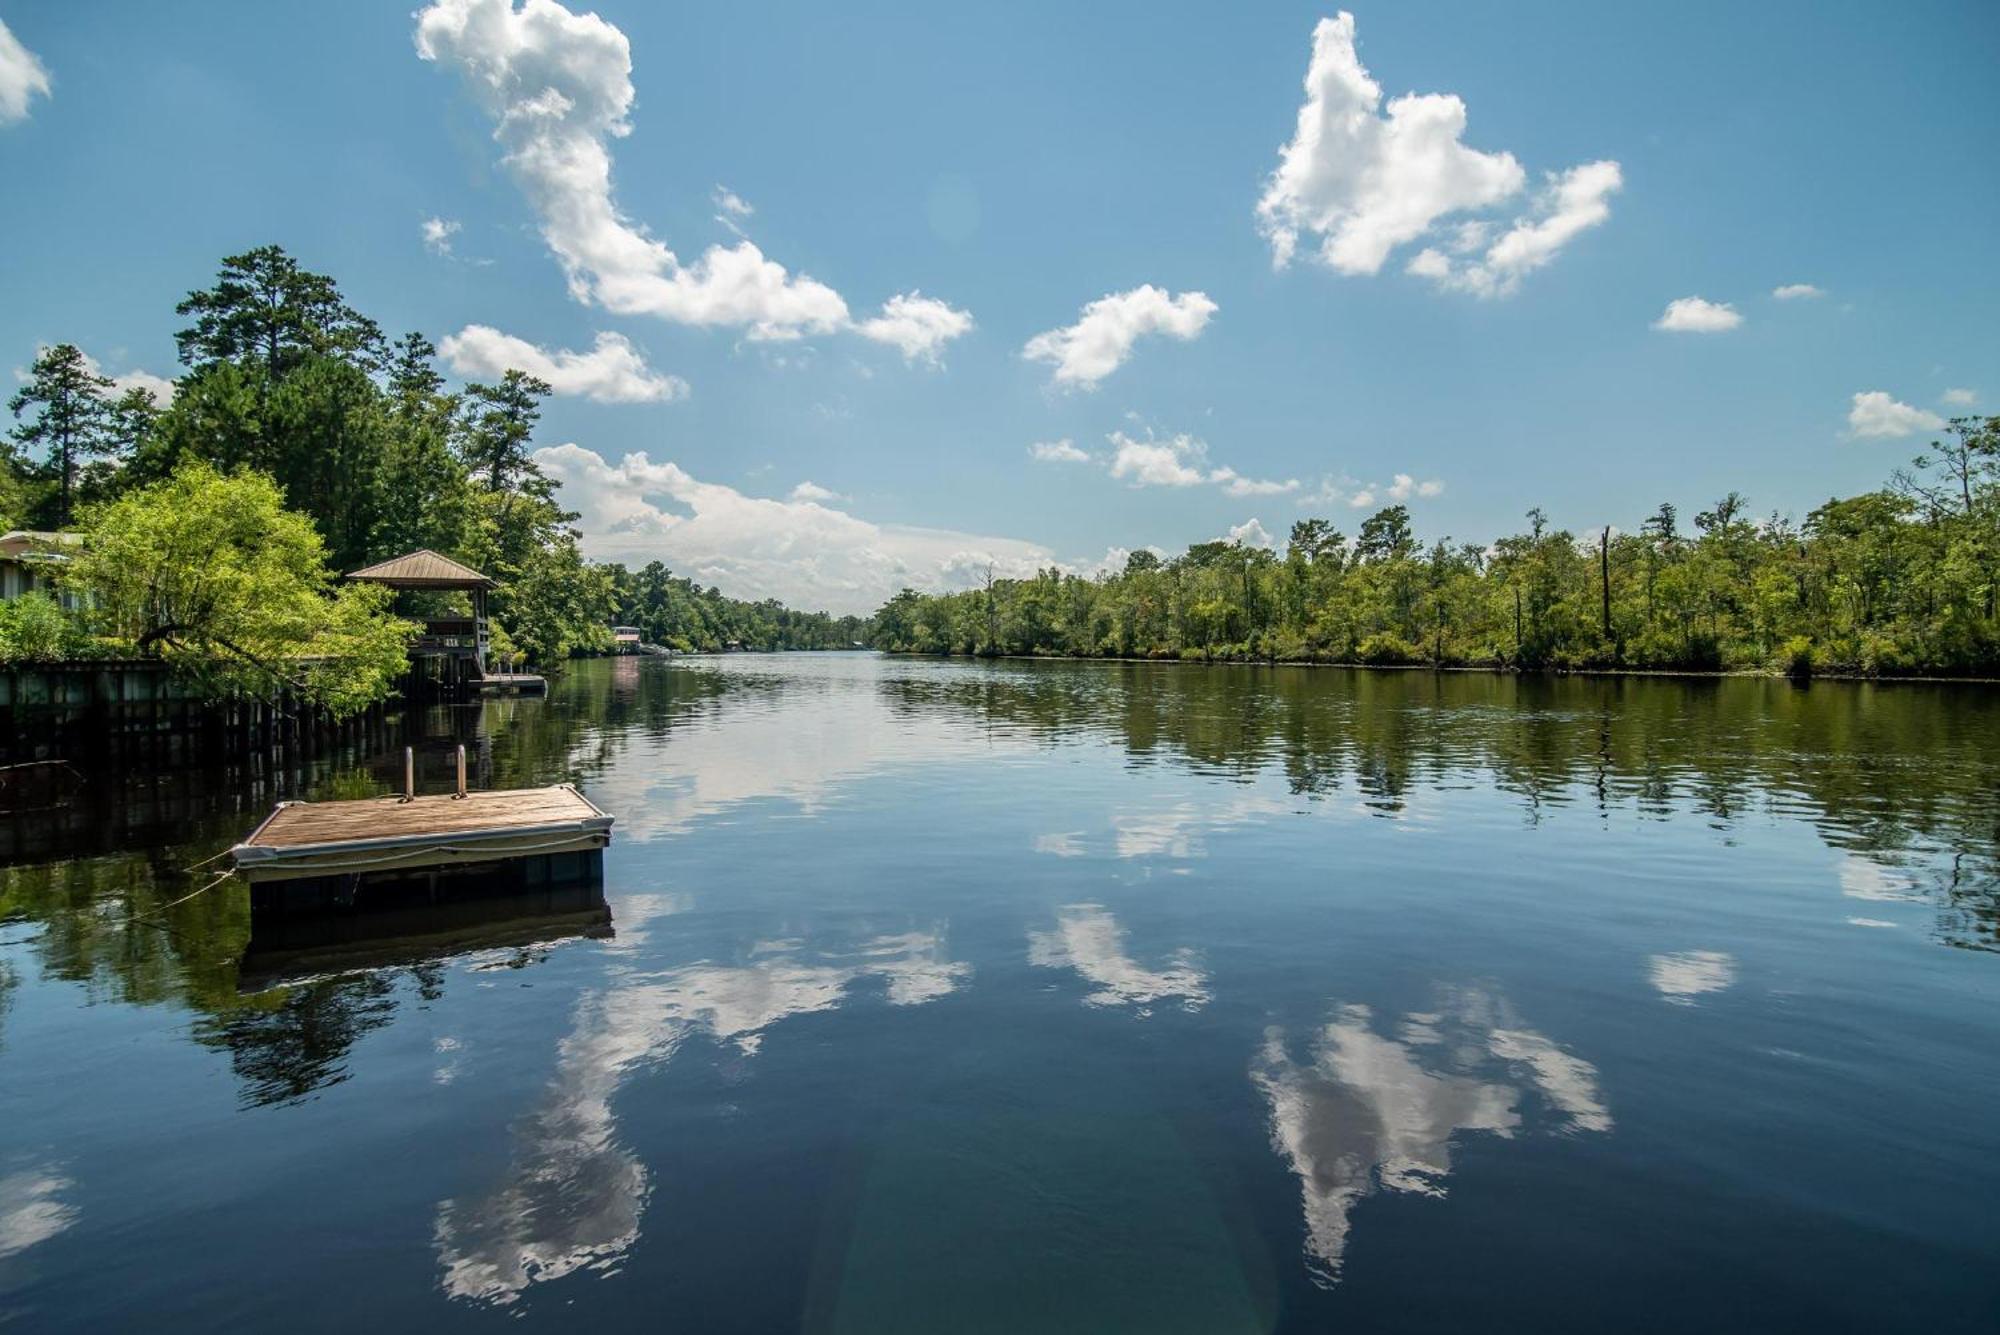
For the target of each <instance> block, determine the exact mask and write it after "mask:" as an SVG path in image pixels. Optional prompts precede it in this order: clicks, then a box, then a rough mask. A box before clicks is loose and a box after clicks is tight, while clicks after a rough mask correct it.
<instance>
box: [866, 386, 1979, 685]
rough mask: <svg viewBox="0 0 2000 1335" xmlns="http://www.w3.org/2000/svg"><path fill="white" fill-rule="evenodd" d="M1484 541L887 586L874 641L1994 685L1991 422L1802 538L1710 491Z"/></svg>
mask: <svg viewBox="0 0 2000 1335" xmlns="http://www.w3.org/2000/svg"><path fill="white" fill-rule="evenodd" d="M1525 519H1526V521H1527V523H1526V527H1525V529H1524V530H1523V531H1520V532H1517V533H1513V534H1509V535H1507V536H1504V537H1501V538H1498V539H1496V540H1494V541H1492V542H1490V543H1486V544H1477V543H1470V544H1467V543H1461V544H1457V545H1454V544H1453V543H1452V542H1451V541H1450V540H1449V539H1445V538H1440V539H1436V540H1434V541H1433V542H1432V543H1431V545H1430V546H1429V547H1428V548H1425V547H1422V546H1420V545H1419V544H1418V542H1417V540H1416V536H1415V533H1414V530H1413V527H1412V524H1411V519H1410V515H1409V512H1408V511H1407V510H1406V509H1405V508H1404V507H1402V506H1400V505H1397V506H1390V507H1389V508H1387V509H1385V510H1382V511H1379V512H1377V513H1376V514H1374V515H1372V516H1370V517H1369V518H1368V519H1366V520H1364V521H1363V523H1362V524H1361V528H1360V532H1359V535H1358V536H1357V538H1356V539H1355V540H1354V541H1353V542H1351V543H1350V542H1348V541H1347V540H1346V539H1345V538H1344V537H1343V536H1342V535H1341V534H1340V533H1338V532H1337V531H1335V530H1334V528H1333V526H1332V525H1331V524H1330V523H1328V522H1327V521H1326V520H1323V519H1318V518H1308V519H1302V520H1300V521H1298V522H1297V523H1295V524H1294V525H1293V526H1292V530H1291V537H1290V542H1289V543H1288V544H1287V546H1286V548H1285V550H1284V551H1283V552H1282V553H1280V552H1276V551H1267V550H1263V549H1260V548H1254V547H1246V546H1244V545H1242V544H1241V543H1237V542H1228V541H1224V542H1207V543H1197V544H1196V545H1194V546H1192V547H1190V548H1188V549H1187V551H1186V552H1185V553H1183V554H1181V555H1179V556H1175V557H1171V558H1166V559H1161V558H1158V557H1156V556H1154V555H1153V554H1152V553H1150V552H1148V553H1143V554H1142V553H1136V552H1135V553H1134V554H1133V555H1132V557H1131V558H1129V559H1128V560H1127V561H1126V563H1125V566H1124V568H1123V569H1122V570H1121V571H1117V572H1113V573H1107V574H1105V575H1102V576H1100V577H1097V578H1088V577H1084V576H1081V575H1077V574H1074V573H1070V572H1065V571H1062V570H1059V569H1049V570H1044V571H1042V572H1040V573H1039V574H1037V575H1036V576H1034V577H1033V578H1032V579H1015V580H998V581H995V582H993V583H992V584H991V585H990V586H989V587H986V588H980V589H974V590H971V591H968V592H965V593H955V594H935V595H925V594H921V593H917V592H914V591H908V590H906V591H905V592H903V593H902V594H899V595H898V596H897V597H896V598H894V599H892V600H890V602H889V603H888V604H887V605H885V606H884V607H883V608H882V609H881V611H880V612H878V613H877V614H876V630H875V633H876V640H877V643H879V644H880V645H882V646H883V647H884V648H888V649H901V650H917V651H922V652H930V653H982V654H986V653H1025V654H1067V655H1119V656H1141V657H1180V658H1238V659H1285V660H1299V661H1324V662H1349V663H1382V664H1420V663H1429V664H1437V665H1484V666H1505V667H1568V668H1647V669H1688V668H1694V669H1717V668H1738V669H1776V670H1782V671H1791V672H1806V671H1813V670H1821V669H1841V670H1848V671H1859V672H1871V673H1894V672H1916V671H1931V672H1952V673H1992V672H1996V671H2000V620H1996V614H1995V611H1996V609H1995V599H1996V592H1997V591H2000V418H1993V417H1986V418H1974V417H1967V418H1959V419H1957V420H1956V421H1953V422H1952V423H1950V425H1949V430H1948V432H1947V434H1946V436H1945V438H1943V439H1941V440H1939V441H1936V442H1934V443H1932V445H1931V446H1930V447H1929V449H1928V450H1927V451H1926V452H1925V453H1924V454H1923V455H1922V456H1920V457H1919V458H1918V459H1916V460H1915V461H1913V463H1912V466H1911V468H1910V469H1909V470H1907V471H1905V472H1902V473H1899V474H1898V475H1897V476H1896V477H1895V478H1893V479H1891V481H1890V483H1889V485H1887V486H1886V487H1884V488H1882V489H1881V490H1878V491H1873V492H1868V493H1865V494H1863V495H1860V496H1853V497H1848V498H1846V499H1833V500H1829V501H1827V502H1826V503H1825V504H1824V505H1821V506H1819V507H1817V508H1815V509H1814V510H1813V511H1811V512H1810V513H1809V514H1808V515H1807V516H1806V518H1805V520H1804V522H1803V523H1802V524H1799V523H1794V522H1793V521H1791V520H1789V519H1787V518H1784V517H1782V516H1778V515H1772V516H1770V517H1768V518H1766V519H1763V520H1760V521H1753V520H1752V519H1751V518H1750V510H1749V502H1748V501H1747V500H1746V499H1745V498H1744V497H1743V496H1741V495H1740V494H1738V493H1736V492H1733V491H1732V492H1730V493H1728V494H1727V495H1725V496H1723V497H1722V498H1721V499H1720V500H1718V501H1716V502H1715V503H1714V504H1712V505H1709V506H1706V507H1703V508H1702V509H1701V510H1700V511H1699V512H1698V513H1697V515H1696V517H1695V521H1694V531H1693V532H1692V533H1689V532H1687V531H1685V530H1683V529H1682V527H1681V524H1680V511H1679V510H1678V509H1677V508H1676V507H1675V506H1674V505H1673V504H1672V503H1666V504H1662V505H1661V506H1660V507H1659V508H1658V509H1657V510H1656V511H1654V513H1653V514H1652V515H1651V516H1649V517H1648V518H1647V519H1646V520H1645V521H1644V522H1642V523H1641V524H1640V525H1639V526H1638V529H1637V531H1636V532H1632V533H1619V532H1616V531H1614V530H1611V529H1608V528H1606V529H1601V530H1599V531H1597V532H1595V533H1591V534H1585V535H1583V536H1581V537H1579V536H1578V535H1576V534H1574V533H1571V532H1569V531H1567V530H1564V529H1560V528H1557V527H1555V526H1554V525H1553V524H1552V523H1551V522H1550V520H1549V517H1548V516H1547V515H1546V514H1545V513H1544V512H1543V511H1542V510H1540V509H1534V510H1530V511H1529V512H1528V513H1527V515H1526V516H1525Z"/></svg>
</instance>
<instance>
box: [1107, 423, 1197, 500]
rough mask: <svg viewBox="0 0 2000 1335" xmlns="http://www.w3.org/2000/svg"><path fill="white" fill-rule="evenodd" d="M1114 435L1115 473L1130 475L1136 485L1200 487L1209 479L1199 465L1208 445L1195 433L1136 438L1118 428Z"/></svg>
mask: <svg viewBox="0 0 2000 1335" xmlns="http://www.w3.org/2000/svg"><path fill="white" fill-rule="evenodd" d="M1110 439H1111V447H1112V455H1111V476H1113V477H1115V478H1123V479H1128V480H1129V481H1130V482H1131V483H1132V485H1133V486H1135V487H1198V486H1200V485H1201V484H1202V483H1204V482H1206V481H1208V474H1207V473H1206V472H1204V471H1203V470H1202V469H1201V468H1199V467H1197V466H1196V465H1197V464H1199V463H1200V461H1201V460H1202V459H1203V458H1204V456H1206V455H1207V453H1208V446H1207V445H1205V444H1204V443H1202V442H1201V441H1199V440H1197V439H1195V438H1194V437H1193V436H1189V435H1179V436H1172V437H1169V438H1168V439H1166V440H1134V439H1133V438H1132V437H1130V436H1128V435H1126V434H1125V433H1124V432H1123V431H1114V432H1112V433H1111V438H1110ZM1191 461H1192V462H1191Z"/></svg>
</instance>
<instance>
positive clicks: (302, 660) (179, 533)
mask: <svg viewBox="0 0 2000 1335" xmlns="http://www.w3.org/2000/svg"><path fill="white" fill-rule="evenodd" d="M83 531H84V543H83V546H82V548H81V550H80V552H79V553H78V554H77V556H76V557H75V558H74V559H73V561H72V562H71V564H70V566H69V568H68V570H67V571H66V572H65V574H64V581H65V583H66V584H67V585H68V586H69V587H71V588H73V589H75V590H76V591H77V592H78V593H80V594H82V595H83V601H84V604H85V605H86V606H87V607H88V608H89V609H90V614H91V617H92V619H93V621H94V622H95V624H96V626H97V629H98V630H99V632H100V633H101V634H103V635H105V636H106V637H107V638H111V639H113V640H116V641H118V642H119V643H121V644H123V645H125V646H127V647H128V648H129V651H130V652H134V653H137V654H140V655H142V656H154V657H159V658H163V659H165V660H166V661H168V662H170V663H172V664H173V665H174V666H175V667H176V668H177V669H178V670H181V671H183V672H186V673H188V674H190V675H191V676H193V677H195V678H197V679H198V680H201V681H203V682H204V683H206V684H208V685H209V686H210V687H211V688H212V689H213V690H215V691H216V692H217V693H219V694H237V695H250V696H256V697H261V698H265V699H278V698H280V697H281V696H283V695H284V694H286V693H291V694H294V695H296V696H297V697H298V698H300V699H303V700H306V701H309V702H311V703H313V704H317V705H320V706H323V707H325V708H327V709H329V710H330V711H332V712H333V713H335V714H336V715H338V714H345V713H350V712H352V711H354V710H356V709H358V708H360V707H362V706H364V705H366V704H369V703H372V702H373V701H376V700H379V699H381V698H382V697H384V696H385V695H387V694H388V693H389V691H390V690H391V689H392V687H393V685H394V682H395V680H396V678H397V677H398V676H399V675H400V673H401V672H402V671H403V668H404V665H405V661H406V660H405V657H404V654H405V650H406V649H407V647H408V644H409V641H410V638H411V636H412V635H414V634H415V633H416V627H414V626H413V625H411V624H410V623H408V622H406V621H402V620H400V619H398V618H396V617H394V616H391V615H389V613H388V611H387V606H388V593H387V591H386V590H384V589H381V588H379V587H375V586H372V585H364V584H336V583H335V582H334V581H333V580H332V578H331V577H330V575H329V572H328V571H327V568H326V547H325V543H324V542H323V541H322V539H321V538H320V536H319V533H318V531H317V530H316V529H315V528H314V526H313V524H312V522H311V521H310V520H309V519H307V518H306V517H305V516H304V515H300V514H297V513H294V512H292V511H289V510H286V509H285V508H284V505H283V498H282V496H281V494H280V493H279V491H278V488H277V486H276V485H275V484H274V483H273V482H272V481H271V480H270V479H269V478H266V477H263V476H260V475H258V474H255V473H249V472H245V473H236V474H222V473H218V472H217V471H216V470H215V469H213V468H211V467H210V466H208V465H207V464H204V463H201V462H199V461H191V462H189V463H186V464H184V465H182V466H181V467H180V468H179V469H177V470H176V471H175V472H174V474H173V475H172V476H171V477H169V478H167V479H166V480H165V481H163V482H159V483H156V484H154V485H152V486H150V487H146V488H143V489H140V490H137V491H134V492H131V493H129V494H127V495H125V496H122V497H120V498H119V499H117V500H115V501H111V502H109V503H107V504H105V505H102V506H98V507H95V508H93V509H91V510H90V511H88V512H87V513H86V514H85V515H84V525H83Z"/></svg>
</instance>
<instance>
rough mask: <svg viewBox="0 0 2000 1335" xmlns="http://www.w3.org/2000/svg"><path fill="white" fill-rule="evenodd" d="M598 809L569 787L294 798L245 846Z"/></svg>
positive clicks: (523, 823) (533, 821)
mask: <svg viewBox="0 0 2000 1335" xmlns="http://www.w3.org/2000/svg"><path fill="white" fill-rule="evenodd" d="M603 814H604V813H603V812H601V811H599V810H598V809H597V808H596V807H595V806H593V805H592V804H591V803H590V801H589V800H588V799H587V798H585V797H584V796H583V794H581V793H579V792H577V791H576V790H575V789H574V788H570V787H566V786H565V787H555V788H519V789H511V790H505V791H488V792H474V793H468V794H466V795H465V796H464V797H453V796H451V795H449V794H442V793H441V794H437V795H425V796H420V797H416V798H413V799H411V800H410V801H407V802H405V801H403V800H402V799H401V798H397V797H382V798H365V799H362V800H360V801H349V802H296V803H292V804H290V805H288V806H283V807H280V808H279V809H278V810H277V811H275V812H273V813H272V815H271V818H270V819H269V820H267V821H266V822H265V823H264V824H263V825H262V826H261V827H260V828H259V829H258V830H257V831H256V832H255V833H254V834H252V835H251V836H250V838H248V839H246V840H245V841H244V846H245V847H247V848H270V849H282V848H300V847H311V846H316V845H322V844H340V843H349V842H355V841H369V840H378V839H401V838H412V837H419V836H424V835H455V834H471V833H498V832H501V831H506V830H510V829H533V828H535V827H537V826H549V825H561V824H564V823H566V822H567V823H578V822H583V821H587V820H592V819H597V818H601V817H602V816H603Z"/></svg>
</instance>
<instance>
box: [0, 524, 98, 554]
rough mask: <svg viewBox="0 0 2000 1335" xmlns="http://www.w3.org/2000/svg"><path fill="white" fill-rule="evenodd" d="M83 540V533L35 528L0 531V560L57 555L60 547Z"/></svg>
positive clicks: (72, 544)
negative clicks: (56, 531) (53, 531)
mask: <svg viewBox="0 0 2000 1335" xmlns="http://www.w3.org/2000/svg"><path fill="white" fill-rule="evenodd" d="M82 541H83V535H82V534H81V533H43V532H38V531H36V530H34V529H25V528H17V529H14V530H12V531H11V532H7V533H0V560H7V559H10V558H11V559H15V560H19V559H20V558H22V557H24V556H55V555H58V554H59V552H58V549H60V548H63V547H74V546H76V545H78V544H79V543H81V542H82Z"/></svg>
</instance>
